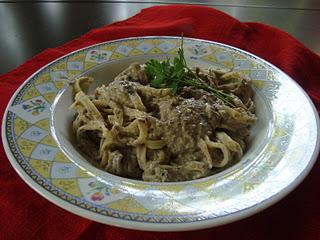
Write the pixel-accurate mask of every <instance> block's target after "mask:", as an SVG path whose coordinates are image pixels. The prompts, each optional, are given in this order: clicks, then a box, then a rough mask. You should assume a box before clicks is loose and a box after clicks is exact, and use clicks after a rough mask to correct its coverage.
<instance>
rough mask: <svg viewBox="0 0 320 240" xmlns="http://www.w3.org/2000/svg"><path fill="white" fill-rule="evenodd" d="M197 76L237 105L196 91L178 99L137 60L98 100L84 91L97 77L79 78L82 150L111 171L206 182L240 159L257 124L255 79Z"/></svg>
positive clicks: (77, 127) (185, 90)
mask: <svg viewBox="0 0 320 240" xmlns="http://www.w3.org/2000/svg"><path fill="white" fill-rule="evenodd" d="M193 72H194V74H195V75H196V76H197V78H198V80H199V81H200V82H201V81H202V82H203V83H206V84H207V85H208V86H210V88H214V89H217V91H221V93H223V94H229V95H228V96H230V98H231V99H232V102H233V104H232V105H228V104H227V103H226V102H224V101H222V100H221V99H219V98H217V97H215V96H214V95H212V94H210V93H209V92H207V91H204V90H203V89H197V88H194V87H192V86H184V87H182V88H181V89H179V91H178V92H177V93H176V94H174V93H172V91H171V90H170V89H168V88H153V87H151V86H150V84H149V81H148V77H147V75H146V73H145V69H144V66H142V65H139V64H136V63H134V64H131V65H130V66H129V67H128V68H127V69H126V70H124V71H123V72H122V73H120V74H119V75H118V76H117V77H116V78H115V79H114V81H113V82H111V83H110V84H109V85H107V86H105V85H102V86H100V87H98V88H96V90H95V92H94V94H93V95H90V96H89V95H87V94H86V93H84V91H83V90H82V87H81V86H82V84H90V83H91V82H92V81H93V79H92V78H90V77H81V78H78V79H76V80H75V82H74V84H73V86H74V94H75V98H74V99H75V101H74V103H73V104H72V106H71V107H72V108H73V109H75V110H76V116H75V119H74V121H73V131H74V133H75V136H76V140H77V143H78V145H79V147H80V149H81V150H82V151H83V152H84V153H86V155H87V156H88V158H89V159H90V160H91V162H92V163H94V164H95V165H97V166H99V167H100V168H102V169H104V170H106V171H107V172H110V173H112V174H116V175H119V176H123V177H129V178H134V179H142V180H145V181H156V182H164V181H184V180H192V179H197V178H201V177H205V176H208V175H211V174H213V173H215V172H216V171H218V170H219V169H222V168H224V167H228V166H229V165H231V164H233V163H234V162H236V161H238V160H239V159H240V158H241V157H242V155H243V152H244V151H245V148H246V138H247V136H248V134H249V127H250V125H252V124H253V123H254V122H255V121H256V117H255V115H254V111H255V109H254V106H255V105H254V102H253V100H252V94H253V93H252V89H251V85H250V81H249V80H248V79H246V78H245V77H243V76H242V75H240V74H239V73H236V72H228V73H221V72H218V71H214V70H204V69H199V68H196V69H194V70H193ZM218 93H219V92H218Z"/></svg>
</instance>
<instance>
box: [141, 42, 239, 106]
mask: <svg viewBox="0 0 320 240" xmlns="http://www.w3.org/2000/svg"><path fill="white" fill-rule="evenodd" d="M145 71H146V74H147V77H148V80H149V82H150V86H151V87H154V88H170V89H171V90H172V92H173V93H177V92H178V91H179V90H180V89H181V88H182V87H184V86H192V87H195V88H198V89H203V90H205V91H207V92H209V93H211V94H212V95H214V96H215V97H216V98H219V99H220V100H222V101H224V102H225V103H227V104H228V105H230V106H233V107H235V105H234V103H233V99H232V97H231V96H230V95H228V94H226V93H224V92H222V91H220V90H218V89H215V88H213V87H211V86H209V85H208V84H205V83H203V82H202V81H200V79H199V77H198V76H197V75H196V74H195V73H194V72H193V71H192V70H191V69H190V68H189V67H188V66H187V62H186V60H185V58H184V51H183V37H182V38H181V46H180V48H179V50H178V56H177V57H175V58H174V59H173V63H172V64H171V63H170V60H169V59H166V60H164V61H161V62H160V61H158V60H154V59H151V60H149V61H148V62H146V68H145Z"/></svg>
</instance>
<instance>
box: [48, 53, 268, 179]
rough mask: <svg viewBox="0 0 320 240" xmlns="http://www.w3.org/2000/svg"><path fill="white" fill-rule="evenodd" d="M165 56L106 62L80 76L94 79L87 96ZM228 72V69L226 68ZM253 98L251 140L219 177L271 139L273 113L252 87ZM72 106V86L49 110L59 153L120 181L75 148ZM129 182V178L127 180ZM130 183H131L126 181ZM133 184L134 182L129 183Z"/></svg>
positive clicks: (192, 63)
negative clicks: (135, 67) (136, 67)
mask: <svg viewBox="0 0 320 240" xmlns="http://www.w3.org/2000/svg"><path fill="white" fill-rule="evenodd" d="M165 57H166V56H164V55H156V56H155V55H152V57H151V56H148V55H143V56H136V57H128V58H124V59H121V60H115V61H109V62H105V63H102V64H100V65H98V66H96V67H94V68H92V69H90V70H88V71H87V72H84V73H83V74H81V75H86V76H91V77H93V78H94V82H93V83H92V84H91V85H90V87H89V89H88V91H87V93H88V94H91V93H93V91H94V89H95V88H96V87H98V86H101V85H102V84H105V85H107V84H108V83H110V82H111V81H112V80H113V79H114V77H116V76H117V75H118V74H119V73H120V72H121V71H123V70H124V69H125V68H127V67H128V66H129V65H130V64H131V63H132V62H138V63H145V62H146V61H147V60H149V59H151V58H153V59H165ZM188 65H189V66H191V67H193V66H199V67H211V66H212V63H211V64H210V63H209V62H206V61H201V60H190V61H188ZM225 70H228V69H225ZM254 90H255V95H254V101H255V104H256V116H257V117H258V121H257V122H256V123H255V124H254V125H253V126H252V127H251V128H250V132H251V133H250V137H249V141H248V146H247V149H246V150H245V154H244V156H243V157H242V159H241V160H240V162H239V163H237V164H235V166H232V167H229V168H228V169H225V170H224V171H222V172H220V173H218V174H226V173H228V170H229V169H230V168H234V167H237V166H236V165H239V164H241V163H243V162H248V160H250V159H254V157H255V156H256V155H257V154H259V152H260V151H261V149H262V148H263V146H264V145H265V143H266V140H267V139H268V138H269V137H270V136H269V133H270V128H271V126H272V113H271V111H270V108H269V106H268V104H267V101H266V98H265V97H264V96H263V95H262V93H261V92H260V91H259V90H258V89H256V88H254ZM72 103H73V92H72V87H68V88H65V89H63V90H62V91H61V92H60V94H58V96H57V98H56V99H55V102H54V104H53V105H52V107H51V113H52V114H51V123H50V124H51V131H52V135H53V136H54V138H55V139H56V141H57V143H58V146H59V147H60V148H61V149H62V151H63V152H64V153H65V154H66V155H67V156H68V157H69V158H70V159H71V160H72V161H73V162H74V163H75V164H77V165H78V166H79V167H81V168H82V169H85V170H86V171H87V172H88V173H90V174H94V175H96V176H99V177H101V178H103V179H108V180H110V179H120V180H121V179H123V178H122V177H118V176H115V175H112V174H110V173H107V172H105V171H103V170H101V169H99V168H97V167H95V166H93V165H92V164H91V163H90V161H89V157H88V156H86V155H85V154H83V153H82V152H81V150H80V149H79V148H78V147H77V144H76V141H75V137H74V134H73V132H72V121H73V118H74V114H75V111H74V110H71V109H69V107H70V105H71V104H72ZM127 180H129V179H127ZM129 181H130V180H129ZM132 181H136V180H132Z"/></svg>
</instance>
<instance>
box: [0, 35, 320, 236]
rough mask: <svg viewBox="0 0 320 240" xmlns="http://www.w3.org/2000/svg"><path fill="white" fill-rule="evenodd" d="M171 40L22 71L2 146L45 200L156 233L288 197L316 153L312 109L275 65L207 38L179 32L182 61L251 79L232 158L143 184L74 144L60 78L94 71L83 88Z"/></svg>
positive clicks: (96, 51)
mask: <svg viewBox="0 0 320 240" xmlns="http://www.w3.org/2000/svg"><path fill="white" fill-rule="evenodd" d="M179 46H180V39H179V38H175V37H141V38H129V39H121V40H116V41H112V42H105V43H101V44H97V45H94V46H91V47H88V48H84V49H81V50H78V51H75V52H73V53H71V54H69V55H66V56H64V57H62V58H60V59H58V60H56V61H54V62H52V63H50V64H48V65H47V66H45V67H43V68H42V69H40V70H39V71H38V72H36V73H35V74H34V75H32V76H31V77H30V78H28V79H27V80H26V81H25V82H24V83H23V84H22V86H21V87H20V88H19V89H18V90H17V92H16V93H15V94H14V96H13V97H12V99H11V101H10V103H9V104H8V108H7V111H6V114H5V116H4V121H3V127H2V137H3V140H4V141H3V142H4V147H5V150H6V152H7V154H8V157H9V160H10V161H11V163H12V165H13V166H14V168H15V169H16V170H17V172H18V173H19V174H20V176H21V177H22V178H23V179H24V180H25V181H26V182H27V183H28V184H29V185H30V186H31V187H33V188H34V189H35V190H36V191H38V192H39V193H40V194H41V195H43V196H44V197H46V198H47V199H48V200H50V201H52V202H54V203H56V204H57V205H59V206H61V207H63V208H65V209H67V210H68V211H71V212H73V213H75V214H78V215H81V216H83V217H86V218H90V219H93V220H95V221H99V222H102V223H106V224H110V225H116V226H121V227H125V228H133V229H143V230H155V231H180V230H192V229H199V228H206V227H210V226H217V225H220V224H225V223H228V222H231V221H235V220H237V219H241V218H244V217H246V216H249V215H252V214H254V213H256V212H257V211H260V210H262V209H264V208H266V207H268V206H270V205H271V204H273V203H275V202H276V201H278V200H279V199H281V198H283V197H284V196H285V195H286V194H288V193H289V192H290V191H291V190H292V189H293V188H294V187H296V186H297V185H298V184H299V183H300V182H301V181H302V180H303V178H304V177H305V176H306V175H307V173H308V172H309V171H310V169H311V167H312V165H313V163H314V162H315V160H316V157H317V155H318V152H319V132H318V131H319V121H318V115H317V113H316V111H315V108H314V106H313V104H312V102H311V101H310V99H309V98H308V96H307V95H306V94H305V92H304V91H303V90H302V89H301V88H300V87H299V86H298V85H297V84H296V83H295V82H294V81H293V80H292V79H291V78H290V77H288V76H287V75H286V74H284V73H283V72H282V71H280V70H279V69H278V68H276V67H274V66H273V65H271V64H269V63H267V62H266V61H264V60H262V59H260V58H258V57H256V56H254V55H252V54H249V53H247V52H244V51H242V50H239V49H236V48H233V47H230V46H226V45H223V44H219V43H215V42H209V41H203V40H198V39H185V42H184V47H185V53H186V58H187V61H188V64H189V65H190V66H195V65H197V66H203V67H215V68H221V69H225V70H226V71H227V70H230V69H235V70H238V71H241V72H243V74H246V75H247V76H248V77H250V78H251V79H252V81H253V85H254V89H255V102H256V106H257V112H256V115H257V117H258V121H257V123H256V124H255V125H254V126H253V127H252V128H251V132H252V134H251V138H250V144H249V147H248V149H247V150H246V153H245V155H244V156H243V158H242V159H241V161H240V162H239V163H237V164H235V165H234V166H232V167H230V168H228V169H226V170H224V171H222V172H220V173H218V174H215V175H213V176H210V177H206V178H203V179H198V180H194V181H185V182H179V183H148V182H143V181H137V180H131V179H126V178H122V177H118V176H114V175H112V174H109V173H107V172H105V171H102V170H100V169H98V168H96V167H94V166H93V165H91V164H90V163H89V162H88V159H87V157H86V156H85V155H83V154H82V153H81V151H79V149H77V147H75V146H76V144H75V140H74V137H73V134H72V132H71V122H72V117H73V114H74V113H73V112H72V111H71V110H70V109H69V106H70V105H71V103H72V102H73V96H72V91H71V88H70V87H69V86H68V84H66V83H67V82H68V78H72V77H74V76H79V75H90V76H93V77H94V79H95V81H94V83H93V84H92V85H91V86H90V89H89V92H90V91H92V89H94V88H95V87H97V86H99V85H101V84H102V83H105V84H106V83H108V82H110V81H111V80H112V79H113V77H114V76H116V75H117V74H118V73H119V72H121V71H122V70H123V69H125V68H126V67H127V66H128V65H129V64H130V63H131V62H133V61H135V62H140V63H143V62H145V61H146V60H148V59H150V58H165V57H167V56H168V57H172V56H174V54H176V51H177V49H178V47H179ZM298 110H299V111H298Z"/></svg>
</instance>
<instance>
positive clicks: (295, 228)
mask: <svg viewBox="0 0 320 240" xmlns="http://www.w3.org/2000/svg"><path fill="white" fill-rule="evenodd" d="M181 32H183V33H184V35H185V36H186V37H193V38H200V39H207V40H213V41H217V42H222V43H226V44H229V45H232V46H235V47H238V48H241V49H244V50H246V51H248V52H251V53H253V54H256V55H258V56H260V57H262V58H264V59H266V60H267V61H269V62H271V63H273V64H274V65H276V66H277V67H279V68H280V69H282V70H283V71H284V72H286V73H287V74H288V75H290V76H291V77H292V78H293V79H295V80H296V81H297V82H298V83H299V84H300V85H301V86H302V87H303V88H304V90H305V91H306V92H307V93H308V94H309V96H310V97H311V98H312V100H313V102H314V104H315V105H316V107H317V109H318V112H319V110H320V78H319V76H320V57H319V56H317V55H316V54H314V53H313V52H311V51H310V50H308V49H307V48H306V47H304V46H303V45H302V44H301V43H300V42H298V41H297V40H295V39H294V38H293V37H291V36H290V35H288V34H287V33H285V32H283V31H281V30H278V29H276V28H274V27H270V26H267V25H264V24H260V23H243V22H239V21H238V20H236V19H234V18H232V17H230V16H228V15H226V14H224V13H222V12H220V11H217V10H215V9H211V8H207V7H200V6H188V5H179V6H177V5H172V6H161V7H152V8H148V9H144V10H142V11H141V13H139V14H137V15H136V16H134V17H132V18H129V19H128V20H125V21H121V22H116V23H113V24H110V25H107V26H104V27H102V28H99V29H94V30H92V31H90V32H89V33H87V34H85V35H83V36H81V37H80V38H78V39H75V40H73V41H70V42H68V43H66V44H64V45H62V46H60V47H57V48H54V49H47V50H45V51H43V52H42V53H40V54H38V55H37V56H35V57H33V58H32V59H30V60H29V61H27V62H26V63H24V64H22V65H21V66H20V67H18V68H16V69H15V70H12V71H10V72H8V73H6V74H4V75H2V76H0V96H1V104H0V112H1V116H0V117H1V119H2V117H3V114H4V110H5V107H6V105H7V102H8V101H9V99H10V97H11V95H12V94H13V93H14V91H15V90H16V89H17V88H18V86H19V85H20V84H21V83H22V82H23V81H24V80H25V79H26V78H27V77H28V76H30V75H31V74H32V73H33V72H35V71H36V70H37V69H39V68H40V67H42V66H44V65H45V64H47V63H49V62H51V61H52V60H54V59H56V58H58V57H60V56H62V55H65V54H67V53H69V52H71V51H74V50H76V49H79V48H83V47H85V46H89V45H91V44H95V43H99V42H103V41H108V40H113V39H118V38H125V37H133V36H147V35H151V36H152V35H153V36H155V35H166V36H180V34H181ZM1 141H2V140H1ZM0 161H1V168H0V189H1V195H0V239H109V240H111V239H117V240H120V239H176V240H177V239H199V238H201V239H213V238H215V239H234V238H237V239H248V240H250V239H261V240H262V239H320V218H319V215H320V207H319V204H318V202H317V200H318V198H319V197H320V188H319V187H317V186H316V183H318V182H319V181H320V176H319V175H318V174H317V171H319V170H320V166H319V163H316V165H315V166H314V168H313V170H312V171H311V173H310V174H309V176H308V177H307V178H306V180H305V181H304V182H303V183H302V184H301V185H300V187H299V188H297V189H296V190H295V191H294V192H292V193H291V194H290V195H289V196H287V197H286V198H285V199H283V200H282V201H280V202H279V203H277V204H275V205H274V206H272V207H270V208H269V209H267V210H265V211H263V212H261V213H259V214H256V215H255V216H252V217H250V218H247V219H244V220H242V221H238V222H235V223H232V224H228V225H225V226H221V227H216V228H211V229H206V230H199V231H193V232H180V233H153V232H142V231H134V230H126V229H121V228H117V227H111V226H107V225H103V224H100V223H96V222H93V221H90V220H87V219H84V218H81V217H78V216H76V215H73V214H71V213H69V212H67V211H65V210H63V209H61V208H59V207H57V206H55V205H54V204H52V203H50V202H49V201H47V200H45V199H44V198H42V197H41V196H40V195H38V194H37V193H36V192H35V191H33V190H31V188H29V187H28V186H27V184H25V183H24V182H23V181H22V180H21V179H20V178H19V176H18V175H17V174H16V173H15V171H14V170H13V168H12V167H11V165H10V163H9V161H8V159H7V157H6V155H5V153H4V150H3V147H2V144H1V148H0Z"/></svg>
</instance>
